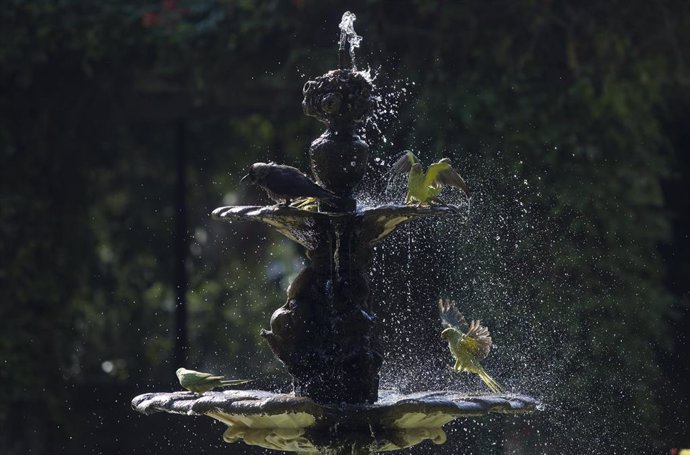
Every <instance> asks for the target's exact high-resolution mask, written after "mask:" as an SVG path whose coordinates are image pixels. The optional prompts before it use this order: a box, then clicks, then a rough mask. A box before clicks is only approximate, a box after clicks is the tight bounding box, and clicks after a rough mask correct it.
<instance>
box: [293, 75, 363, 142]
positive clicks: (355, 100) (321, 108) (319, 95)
mask: <svg viewBox="0 0 690 455" xmlns="http://www.w3.org/2000/svg"><path fill="white" fill-rule="evenodd" d="M371 91H372V86H371V82H369V81H368V80H367V78H366V77H365V76H364V75H362V74H361V73H358V72H355V71H352V70H349V69H338V70H332V71H329V72H328V73H326V74H324V75H322V76H319V77H317V78H316V79H314V80H311V81H307V83H306V84H304V88H303V90H302V93H303V94H304V100H303V101H302V109H303V110H304V113H305V114H306V115H308V116H311V117H316V118H317V119H319V120H320V121H322V122H323V123H325V124H326V125H328V126H329V127H331V128H334V129H336V130H340V129H343V130H352V129H354V127H355V126H356V125H357V124H359V123H361V122H363V121H364V120H365V119H366V117H367V116H368V115H369V114H370V113H371V109H372V106H373V102H374V100H373V99H372V97H371Z"/></svg>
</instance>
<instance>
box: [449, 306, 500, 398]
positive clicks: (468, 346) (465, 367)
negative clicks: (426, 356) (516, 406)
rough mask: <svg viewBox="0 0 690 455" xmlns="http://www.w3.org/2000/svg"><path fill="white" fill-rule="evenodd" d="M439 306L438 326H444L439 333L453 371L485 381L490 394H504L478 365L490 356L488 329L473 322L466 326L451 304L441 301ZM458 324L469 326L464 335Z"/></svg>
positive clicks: (496, 383)
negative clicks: (466, 373)
mask: <svg viewBox="0 0 690 455" xmlns="http://www.w3.org/2000/svg"><path fill="white" fill-rule="evenodd" d="M438 306H439V310H440V311H441V324H442V325H443V327H445V328H444V329H443V331H442V332H441V337H442V338H443V339H444V340H446V341H448V347H449V348H450V353H451V354H452V355H453V358H454V359H455V365H453V370H455V371H466V372H468V373H474V374H476V375H477V376H479V378H480V379H481V380H482V381H484V383H485V384H486V385H487V387H489V389H491V391H492V392H494V393H501V392H503V387H501V385H500V384H499V383H498V382H496V381H494V379H493V378H492V377H491V376H489V374H488V373H487V372H486V371H485V370H484V367H482V365H481V364H480V363H479V361H480V360H483V359H485V358H486V356H488V355H489V350H490V349H491V343H492V342H491V335H490V334H489V329H487V328H486V327H484V326H482V325H481V324H480V321H472V322H471V323H470V324H467V321H466V320H465V318H464V317H463V316H462V315H461V314H460V312H459V311H458V309H457V307H456V306H455V302H454V301H450V300H445V301H444V300H443V299H441V300H439V302H438ZM461 325H465V326H468V330H467V332H466V333H463V331H462V329H461Z"/></svg>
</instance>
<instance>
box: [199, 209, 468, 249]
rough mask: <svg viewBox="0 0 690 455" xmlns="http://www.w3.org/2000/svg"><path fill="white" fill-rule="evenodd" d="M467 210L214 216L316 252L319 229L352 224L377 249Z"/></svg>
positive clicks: (234, 211)
mask: <svg viewBox="0 0 690 455" xmlns="http://www.w3.org/2000/svg"><path fill="white" fill-rule="evenodd" d="M463 210H465V207H458V206H453V205H443V206H440V205H433V206H422V207H417V206H413V205H381V206H377V207H368V208H363V209H358V210H357V211H355V212H345V213H342V212H337V213H332V212H314V211H309V210H303V209H298V208H295V207H289V206H282V205H271V206H253V205H249V206H227V207H219V208H217V209H215V210H214V211H213V212H212V214H211V216H212V217H213V218H214V219H217V220H224V221H259V222H262V223H264V224H268V225H269V226H272V227H273V228H275V229H276V230H277V231H278V232H280V233H281V234H283V235H284V236H286V237H287V238H289V239H291V240H293V241H295V242H297V243H299V244H300V245H302V246H304V247H305V248H307V249H308V250H313V249H315V248H316V247H317V245H318V242H319V236H318V232H320V231H321V230H320V229H319V228H318V226H319V225H321V226H325V225H330V224H331V223H353V224H355V225H356V227H357V230H358V231H359V233H360V234H359V240H360V242H362V243H363V244H365V245H375V244H377V243H379V242H381V241H382V240H383V239H385V238H386V237H388V236H389V235H390V234H391V233H393V231H395V229H396V228H397V227H398V226H400V225H402V224H404V223H407V222H409V221H412V220H415V219H419V218H430V217H443V216H449V215H457V214H459V213H461V212H462V211H463Z"/></svg>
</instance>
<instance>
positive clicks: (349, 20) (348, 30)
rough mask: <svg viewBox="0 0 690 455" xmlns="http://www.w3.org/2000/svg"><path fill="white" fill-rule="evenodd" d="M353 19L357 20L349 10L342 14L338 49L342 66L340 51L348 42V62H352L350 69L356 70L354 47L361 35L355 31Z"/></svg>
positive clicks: (343, 49) (359, 40) (360, 39)
mask: <svg viewBox="0 0 690 455" xmlns="http://www.w3.org/2000/svg"><path fill="white" fill-rule="evenodd" d="M355 20H357V16H355V14H354V13H351V12H350V11H346V12H345V14H343V17H342V19H341V20H340V25H339V27H340V46H339V48H340V49H339V50H340V52H341V61H340V67H341V68H342V67H343V66H344V65H343V63H344V62H343V61H342V60H343V59H342V53H343V52H344V51H345V50H346V47H347V46H348V44H349V49H347V50H348V52H349V53H350V62H351V63H352V70H353V71H357V65H356V64H355V49H357V48H358V47H359V43H361V42H362V37H361V36H360V35H358V34H357V32H355Z"/></svg>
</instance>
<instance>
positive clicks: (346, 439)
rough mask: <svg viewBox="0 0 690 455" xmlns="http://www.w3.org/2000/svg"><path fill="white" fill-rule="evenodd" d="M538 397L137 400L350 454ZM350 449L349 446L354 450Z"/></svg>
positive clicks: (273, 438)
mask: <svg viewBox="0 0 690 455" xmlns="http://www.w3.org/2000/svg"><path fill="white" fill-rule="evenodd" d="M539 405H540V404H539V402H538V401H537V400H536V399H534V398H531V397H529V396H525V395H513V394H504V395H470V394H467V393H461V392H453V391H434V392H418V393H413V394H407V395H404V394H400V393H397V392H393V391H386V390H382V391H379V400H378V401H377V402H376V403H373V404H370V405H345V404H343V405H336V404H320V403H316V402H314V401H312V400H311V399H309V398H305V397H297V396H295V395H292V394H278V393H272V392H266V391H257V390H224V391H218V392H207V393H205V394H203V395H198V394H195V393H191V392H171V393H147V394H143V395H139V396H137V397H136V398H134V399H133V400H132V407H133V408H134V409H135V410H136V411H138V412H141V413H142V414H146V415H148V414H153V413H157V412H168V413H173V414H184V415H192V416H201V415H206V416H208V417H211V418H213V419H216V420H219V421H221V422H223V423H224V424H226V425H228V429H227V430H226V431H225V433H224V434H223V439H224V440H225V441H226V442H235V441H239V440H243V441H244V442H245V443H247V444H250V445H257V446H261V447H264V448H268V449H273V450H282V451H288V452H300V453H334V454H337V453H345V452H341V451H339V450H338V449H337V447H348V448H352V447H359V450H356V451H353V452H350V451H348V452H347V453H373V452H384V451H390V450H399V449H402V448H405V447H410V446H412V445H415V444H418V443H420V442H422V441H425V440H431V441H432V442H434V443H435V444H443V443H445V441H446V435H445V433H444V431H443V429H442V427H443V425H445V424H447V423H449V422H451V421H452V420H454V419H456V418H459V417H477V416H482V415H485V414H488V413H503V414H520V413H529V412H533V411H535V410H536V409H537V407H538V406H539ZM348 450H349V449H348Z"/></svg>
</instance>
